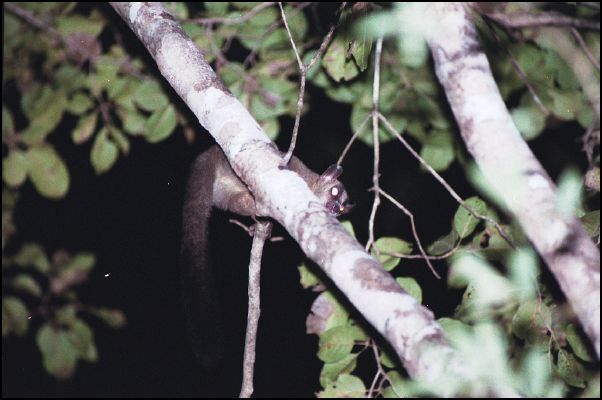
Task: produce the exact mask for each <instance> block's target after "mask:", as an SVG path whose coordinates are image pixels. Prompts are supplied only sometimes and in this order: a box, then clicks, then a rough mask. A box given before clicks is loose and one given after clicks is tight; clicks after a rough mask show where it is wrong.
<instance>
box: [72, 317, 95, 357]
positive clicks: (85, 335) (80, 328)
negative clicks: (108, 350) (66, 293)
mask: <svg viewBox="0 0 602 400" xmlns="http://www.w3.org/2000/svg"><path fill="white" fill-rule="evenodd" d="M69 328H70V329H69V330H68V331H67V334H68V336H69V341H70V342H71V344H72V345H73V348H74V349H75V351H76V353H77V356H78V358H81V359H82V360H86V361H89V362H95V361H97V360H98V350H97V349H96V345H95V344H94V333H93V332H92V329H90V327H89V326H88V324H86V323H85V322H84V321H82V320H81V319H79V318H76V319H75V320H74V321H73V323H72V324H71V325H70V327H69Z"/></svg>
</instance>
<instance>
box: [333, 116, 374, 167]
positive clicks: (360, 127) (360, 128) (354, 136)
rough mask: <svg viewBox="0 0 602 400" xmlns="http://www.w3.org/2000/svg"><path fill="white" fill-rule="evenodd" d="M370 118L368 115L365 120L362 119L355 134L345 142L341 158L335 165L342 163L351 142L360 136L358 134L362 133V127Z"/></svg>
mask: <svg viewBox="0 0 602 400" xmlns="http://www.w3.org/2000/svg"><path fill="white" fill-rule="evenodd" d="M370 117H371V115H370V114H368V115H367V116H366V118H364V120H363V121H362V122H361V123H360V126H359V127H358V128H357V130H356V131H355V133H354V134H353V136H352V137H351V139H349V142H347V145H346V146H345V149H344V150H343V152H342V153H341V156H340V157H339V159H338V160H337V165H341V164H342V163H343V159H344V158H345V156H346V155H347V152H348V151H349V149H350V148H351V145H352V144H353V142H355V139H357V137H358V136H359V135H360V133H362V131H363V130H364V125H366V122H368V121H369V120H370Z"/></svg>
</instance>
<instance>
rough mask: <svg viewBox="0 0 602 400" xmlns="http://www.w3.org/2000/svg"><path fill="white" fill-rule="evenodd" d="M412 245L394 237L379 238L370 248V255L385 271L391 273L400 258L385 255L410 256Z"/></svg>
mask: <svg viewBox="0 0 602 400" xmlns="http://www.w3.org/2000/svg"><path fill="white" fill-rule="evenodd" d="M411 252H412V244H411V243H408V242H406V241H405V240H401V239H399V238H396V237H381V238H379V239H378V240H377V241H376V242H374V246H372V250H371V251H370V253H371V254H372V256H373V257H374V258H376V259H377V260H378V262H379V263H381V264H382V266H383V267H384V269H385V270H387V271H391V270H392V269H393V268H395V267H396V266H397V265H398V264H399V261H400V258H399V257H397V256H394V255H391V254H387V253H401V254H410V253H411Z"/></svg>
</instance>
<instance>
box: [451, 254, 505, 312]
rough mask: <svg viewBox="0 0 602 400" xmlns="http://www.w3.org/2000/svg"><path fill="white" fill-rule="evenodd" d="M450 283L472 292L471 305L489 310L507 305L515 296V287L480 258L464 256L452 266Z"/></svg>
mask: <svg viewBox="0 0 602 400" xmlns="http://www.w3.org/2000/svg"><path fill="white" fill-rule="evenodd" d="M448 283H449V285H450V286H452V287H464V286H466V285H468V289H467V290H471V291H472V296H471V300H470V301H471V305H474V306H475V307H477V308H487V307H490V306H494V307H495V306H499V305H501V304H505V303H506V302H507V301H508V300H509V299H511V298H512V295H513V294H514V290H515V288H514V285H512V284H511V283H510V281H508V279H506V278H504V277H503V276H502V275H501V274H500V273H499V272H497V271H496V270H495V269H494V268H493V267H492V266H491V265H490V264H489V263H487V262H486V261H485V260H482V259H481V258H479V257H476V256H473V255H468V254H462V255H460V256H459V257H458V258H457V259H456V260H455V261H454V262H453V264H452V266H451V269H450V273H449V277H448Z"/></svg>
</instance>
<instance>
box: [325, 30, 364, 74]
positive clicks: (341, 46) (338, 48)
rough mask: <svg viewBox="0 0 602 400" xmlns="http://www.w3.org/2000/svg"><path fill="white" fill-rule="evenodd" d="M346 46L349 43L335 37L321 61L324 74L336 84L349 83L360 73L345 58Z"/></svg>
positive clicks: (351, 62) (355, 66)
mask: <svg viewBox="0 0 602 400" xmlns="http://www.w3.org/2000/svg"><path fill="white" fill-rule="evenodd" d="M348 45H349V43H348V42H347V41H346V40H345V39H344V38H342V37H340V36H337V37H335V39H334V40H333V41H332V42H331V43H330V46H328V49H327V50H326V53H324V58H323V59H322V65H323V66H324V69H325V70H326V73H327V74H328V75H330V77H331V78H332V79H334V80H335V81H337V82H340V81H349V80H351V79H353V78H355V77H356V76H357V75H358V74H359V72H360V71H359V68H358V67H357V65H356V64H355V62H353V60H351V59H348V58H347V48H348Z"/></svg>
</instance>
